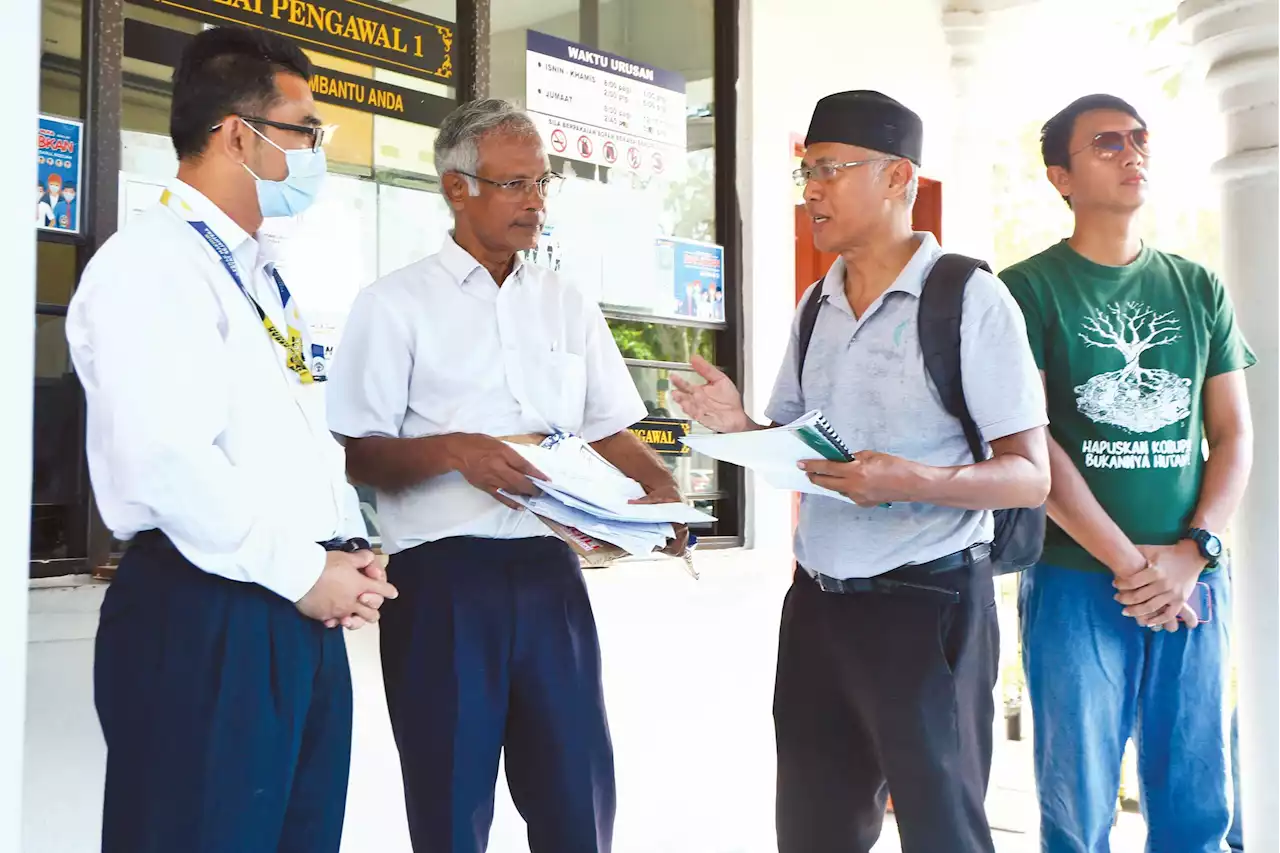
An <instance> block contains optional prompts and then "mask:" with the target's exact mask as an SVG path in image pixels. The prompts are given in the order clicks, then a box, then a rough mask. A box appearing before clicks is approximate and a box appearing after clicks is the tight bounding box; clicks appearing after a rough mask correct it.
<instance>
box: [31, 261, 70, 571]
mask: <svg viewBox="0 0 1280 853" xmlns="http://www.w3.org/2000/svg"><path fill="white" fill-rule="evenodd" d="M60 248H71V247H60ZM35 322H36V332H35V335H36V342H35V388H34V391H33V394H34V406H33V409H34V421H33V423H32V439H33V440H32V471H31V557H32V559H36V560H52V559H60V558H64V557H74V556H82V555H79V554H73V553H71V551H72V547H73V546H72V543H73V542H74V541H75V540H76V537H74V536H73V535H72V525H73V524H74V523H75V519H76V518H78V517H79V505H80V501H79V496H78V494H77V480H78V470H79V465H80V452H81V451H80V399H81V397H80V384H79V382H78V381H77V380H76V378H75V376H74V374H72V373H71V372H70V371H71V367H70V359H69V358H68V354H67V341H66V332H65V326H66V322H65V318H63V317H61V316H46V315H39V314H37V315H36V318H35Z"/></svg>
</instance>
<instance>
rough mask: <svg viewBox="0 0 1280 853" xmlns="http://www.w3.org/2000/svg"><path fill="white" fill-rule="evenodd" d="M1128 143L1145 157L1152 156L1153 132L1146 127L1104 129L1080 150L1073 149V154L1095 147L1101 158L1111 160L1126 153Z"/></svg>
mask: <svg viewBox="0 0 1280 853" xmlns="http://www.w3.org/2000/svg"><path fill="white" fill-rule="evenodd" d="M1126 145H1130V146H1133V150H1134V151H1137V152H1138V153H1139V154H1141V155H1142V156H1143V157H1147V156H1150V154H1151V133H1150V132H1149V131H1148V130H1147V129H1146V128H1145V127H1135V128H1133V129H1132V130H1104V131H1103V132H1102V133H1099V134H1098V135H1096V136H1095V137H1093V139H1091V140H1090V141H1089V144H1088V145H1086V146H1084V147H1083V148H1081V149H1080V150H1079V151H1072V152H1071V156H1072V157H1074V156H1076V155H1077V154H1080V153H1082V152H1084V151H1088V150H1090V149H1093V152H1094V153H1095V154H1097V155H1098V157H1099V158H1100V159H1102V160H1111V159H1113V158H1114V157H1115V156H1116V155H1118V154H1122V153H1124V149H1125V146H1126Z"/></svg>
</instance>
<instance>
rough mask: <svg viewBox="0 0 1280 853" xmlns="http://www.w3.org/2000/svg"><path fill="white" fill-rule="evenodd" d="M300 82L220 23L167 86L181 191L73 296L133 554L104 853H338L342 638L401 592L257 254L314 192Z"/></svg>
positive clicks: (283, 300) (319, 170)
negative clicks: (371, 538)
mask: <svg viewBox="0 0 1280 853" xmlns="http://www.w3.org/2000/svg"><path fill="white" fill-rule="evenodd" d="M309 74H310V64H309V62H308V61H307V59H306V57H305V56H304V55H303V54H302V52H301V51H300V50H298V49H297V48H296V47H294V46H293V45H292V44H291V43H289V42H288V41H286V40H284V39H282V38H280V37H278V36H275V35H272V34H269V33H265V32H262V31H258V30H241V29H211V30H207V31H205V32H203V33H201V34H199V35H198V36H196V37H195V38H194V39H192V41H191V42H190V44H189V45H188V47H187V49H186V51H185V52H184V54H183V57H182V59H181V61H180V63H179V65H178V67H177V70H176V71H175V73H174V80H173V111H172V115H171V118H170V135H171V136H172V139H173V144H174V148H175V150H176V152H177V155H178V160H179V167H178V176H177V179H176V180H174V181H172V182H171V183H170V185H169V187H168V189H167V190H166V191H165V192H164V194H163V196H162V198H161V200H160V203H159V204H158V205H156V206H155V207H153V208H152V209H150V210H148V211H146V212H145V213H143V214H142V215H141V216H139V217H138V218H137V219H135V220H134V221H132V222H130V223H129V224H128V225H127V226H126V227H125V228H124V229H122V230H121V231H120V232H119V233H118V234H116V235H115V236H113V237H112V238H111V239H110V240H109V241H107V243H106V244H105V245H104V246H103V248H102V249H101V250H100V251H99V252H98V253H97V255H96V256H95V257H94V258H93V260H92V261H91V262H90V264H89V266H88V268H87V269H86V271H85V274H84V277H83V279H82V280H81V282H80V287H79V289H78V290H77V292H76V294H75V297H74V298H73V299H72V302H71V306H70V309H69V312H68V317H67V338H68V341H69V343H70V346H71V355H72V358H73V359H74V361H75V366H76V373H77V375H78V376H79V377H80V379H81V381H82V383H83V384H84V390H85V396H86V401H87V407H88V420H87V440H88V456H89V467H90V474H91V475H92V479H93V486H94V492H95V494H96V497H97V501H98V507H99V509H100V511H101V513H102V517H103V519H104V520H105V521H106V523H107V524H108V525H109V526H110V527H111V529H112V530H113V531H114V533H115V535H116V537H117V538H119V539H122V540H129V545H128V550H127V552H126V553H125V556H124V558H123V560H122V561H121V563H120V567H119V570H118V571H117V574H116V577H115V580H114V581H113V583H112V585H111V587H110V589H109V590H108V592H107V596H106V600H105V602H104V603H103V607H102V614H101V622H100V624H99V628H98V637H97V650H96V660H95V665H94V666H95V669H94V686H95V701H96V704H97V708H98V716H99V719H100V721H101V723H102V730H103V734H104V736H105V739H106V743H107V779H106V796H105V803H104V808H103V830H102V850H103V851H104V853H126V851H127V853H173V851H178V850H183V851H187V850H190V851H195V850H207V851H232V850H234V851H236V853H285V851H290V852H291V853H292V852H293V851H296V853H303V851H306V853H316V851H330V852H331V853H336V851H337V850H338V845H339V840H340V837H341V834H342V819H343V813H344V804H345V800H346V785H347V773H348V764H349V761H350V743H351V680H350V673H349V671H348V668H347V656H346V649H345V645H344V642H343V636H342V632H341V631H340V630H333V629H334V628H335V627H336V626H337V625H339V624H342V625H345V626H346V627H347V628H352V629H354V628H358V627H360V626H361V625H363V624H365V623H368V622H374V621H376V620H377V619H378V614H379V610H378V608H379V607H380V606H381V604H382V602H383V600H384V599H385V598H393V597H394V596H395V595H396V591H395V589H394V587H392V586H391V585H390V584H388V583H386V581H385V575H384V573H383V572H382V569H381V568H380V566H379V564H378V563H376V562H375V561H374V555H373V553H372V552H371V551H370V550H369V546H368V543H367V542H365V541H364V540H363V538H362V537H364V536H365V535H366V532H365V527H364V523H363V521H362V519H361V517H360V513H359V509H358V504H357V501H356V497H355V492H354V490H353V489H352V488H351V486H350V485H349V484H348V483H347V482H346V478H345V476H344V474H343V470H342V454H341V450H340V448H339V447H338V446H337V444H336V443H335V442H334V441H333V439H332V437H331V436H330V434H329V433H328V431H327V427H326V425H325V421H324V411H323V398H322V397H321V396H320V387H321V386H319V385H318V383H319V382H320V381H323V379H324V375H325V371H324V364H323V349H321V348H319V347H315V346H313V345H312V344H311V342H310V340H309V336H308V334H307V331H306V329H307V326H306V324H305V323H304V322H303V318H302V315H301V313H300V310H299V308H298V306H297V305H295V303H294V300H293V299H292V297H291V296H290V293H289V289H288V286H287V285H286V284H285V282H284V280H283V279H282V278H281V276H280V275H279V274H278V271H277V270H276V269H275V264H274V261H273V259H272V258H271V256H270V255H269V254H268V253H267V245H266V244H264V243H261V242H260V241H259V240H258V239H257V238H256V237H255V234H256V232H257V231H258V228H259V226H260V225H261V224H262V220H263V217H266V216H286V215H291V214H295V213H298V212H300V211H301V210H303V209H304V208H305V207H306V206H307V204H308V203H309V202H310V201H311V199H313V198H314V197H315V193H316V191H317V189H318V187H319V183H320V181H321V180H322V179H323V177H324V173H325V161H324V152H323V149H322V148H321V143H322V141H323V130H322V129H321V126H320V122H319V120H318V119H317V117H316V115H315V104H314V102H313V101H312V98H311V91H310V89H309V88H308V84H307V79H308V76H309Z"/></svg>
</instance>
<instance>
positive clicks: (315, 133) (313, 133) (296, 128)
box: [209, 116, 338, 151]
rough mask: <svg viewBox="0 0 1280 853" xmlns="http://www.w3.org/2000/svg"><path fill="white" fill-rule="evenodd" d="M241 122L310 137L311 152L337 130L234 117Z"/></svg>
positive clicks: (216, 127) (330, 126) (219, 126)
mask: <svg viewBox="0 0 1280 853" xmlns="http://www.w3.org/2000/svg"><path fill="white" fill-rule="evenodd" d="M236 118H238V119H240V120H241V121H243V122H250V123H252V124H265V125H266V126H267V127H274V128H275V129H276V130H288V131H292V132H293V133H301V134H305V135H307V136H310V137H311V150H312V151H319V150H320V149H321V148H323V147H324V144H325V143H326V142H328V141H329V140H330V139H332V138H333V134H334V132H335V131H336V130H337V129H338V126H337V125H336V124H323V125H321V124H289V123H288V122H283V121H272V120H271V119H269V118H259V117H258V116H236ZM224 123H225V122H219V123H217V124H215V125H214V126H213V127H211V128H209V132H210V133H213V132H214V131H216V130H218V129H219V128H221V127H222V125H223V124H224Z"/></svg>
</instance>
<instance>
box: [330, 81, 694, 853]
mask: <svg viewBox="0 0 1280 853" xmlns="http://www.w3.org/2000/svg"><path fill="white" fill-rule="evenodd" d="M435 154H436V169H437V171H438V172H439V174H440V180H441V188H442V191H443V194H444V196H445V199H446V200H447V201H448V203H449V205H450V207H451V208H452V210H453V214H454V230H453V232H452V233H451V234H450V236H449V237H448V238H446V239H445V241H444V245H443V246H442V247H441V249H440V251H439V252H438V253H437V254H435V255H432V256H430V257H428V258H425V259H424V260H422V261H419V262H417V263H415V264H412V265H410V266H408V267H406V268H404V269H402V270H400V271H398V272H395V273H392V274H391V275H389V276H387V277H385V278H383V279H382V280H381V281H378V282H376V283H374V284H373V285H371V286H369V287H368V288H366V289H365V290H364V291H363V292H362V293H361V294H360V296H359V298H358V299H357V300H356V302H355V305H354V306H353V307H352V310H351V315H350V318H349V319H348V322H347V327H346V330H345V332H344V335H343V341H342V346H341V349H340V351H339V353H338V354H337V357H336V359H335V363H334V369H333V371H332V373H331V376H330V381H329V399H328V404H329V422H330V427H331V428H332V429H333V431H334V432H335V433H336V434H337V435H338V436H339V437H340V438H342V439H343V440H344V443H345V445H346V450H347V471H348V473H349V475H350V476H351V478H352V479H353V480H355V481H357V482H360V483H365V484H368V485H371V486H373V487H374V488H375V489H377V491H378V514H379V518H380V519H381V522H382V524H381V527H382V530H381V533H382V537H383V547H384V549H385V550H386V551H387V552H388V553H390V554H391V555H392V558H391V563H390V566H389V569H388V573H389V574H390V575H391V576H393V577H395V578H396V581H395V582H396V584H397V585H398V587H399V590H400V599H399V604H400V605H401V606H398V607H396V608H395V609H394V610H392V609H388V608H386V607H385V606H384V608H383V611H382V613H383V616H382V631H381V643H382V669H383V676H384V679H385V682H386V691H387V705H388V708H389V710H390V712H391V724H392V727H393V729H394V730H395V737H396V743H397V745H398V746H399V749H400V761H401V768H402V770H403V774H404V787H405V801H406V804H407V807H408V815H409V829H410V833H411V835H412V838H413V846H414V849H415V850H416V851H418V853H424V852H425V851H431V853H445V852H446V851H448V853H479V851H482V850H484V849H485V847H486V845H487V843H488V836H489V827H490V823H491V821H492V817H493V801H494V783H495V781H496V777H497V772H498V758H499V755H500V754H501V753H502V752H503V751H504V750H505V754H506V768H507V781H508V783H509V787H510V790H511V796H512V799H513V800H514V802H515V804H516V807H517V808H518V809H519V810H520V813H521V814H522V815H523V816H524V818H525V820H526V822H527V823H528V826H529V845H530V848H531V850H532V851H533V853H605V851H608V850H609V849H610V844H611V839H612V833H613V818H614V806H615V794H614V778H613V752H612V747H611V745H610V739H609V728H608V723H607V722H606V718H605V710H604V697H603V693H602V690H601V681H600V648H599V643H598V641H597V637H596V627H595V621H594V618H593V616H592V612H591V604H590V601H589V600H588V598H587V591H586V588H585V586H584V584H583V579H582V573H581V570H580V567H579V563H578V559H577V557H576V556H575V555H574V554H573V552H572V551H571V550H570V549H569V548H568V546H567V545H565V543H564V542H562V541H561V540H560V539H558V538H555V537H554V536H552V535H551V531H550V530H549V529H548V528H547V527H546V526H545V525H543V524H542V522H541V521H539V520H538V519H537V518H536V517H534V516H533V515H531V514H530V513H528V512H526V511H523V510H521V509H520V508H519V507H517V506H515V505H514V504H513V503H512V502H511V501H509V500H508V499H507V498H506V497H505V496H504V494H503V493H504V492H505V493H507V494H511V493H520V494H531V493H532V492H533V487H532V485H531V484H530V482H529V479H528V476H527V475H531V474H532V475H537V474H538V472H537V471H535V470H534V469H532V468H531V467H530V466H529V465H528V463H527V462H525V460H524V459H523V458H522V457H521V456H520V455H519V454H517V453H515V452H514V451H512V450H511V448H510V447H508V446H507V445H506V444H505V443H504V442H502V441H501V440H499V439H500V437H511V436H523V435H530V434H533V435H543V434H550V433H553V432H558V431H566V432H572V433H574V434H576V435H579V436H581V437H582V438H583V439H584V440H585V441H588V442H590V443H591V445H592V446H593V447H594V448H595V450H596V451H597V452H599V453H600V454H601V455H602V456H604V457H605V458H606V459H608V460H609V461H610V462H612V463H613V464H614V465H616V466H617V467H618V468H619V469H621V470H622V471H623V472H624V473H626V474H627V475H628V476H630V477H632V478H633V479H635V480H637V481H638V482H640V483H641V485H643V486H644V488H645V491H646V493H647V495H648V497H647V498H645V500H646V501H649V502H655V503H656V502H666V501H678V500H680V494H679V491H678V489H677V487H676V484H675V481H674V479H673V478H672V477H671V474H670V472H669V471H668V470H667V468H666V466H665V465H664V464H663V463H662V461H661V460H660V459H659V458H658V457H657V456H656V455H654V454H653V453H652V452H651V451H650V450H649V449H648V448H647V447H645V446H644V445H643V444H642V443H641V442H640V441H639V440H638V439H636V438H635V437H634V436H633V435H632V434H631V432H630V431H629V430H628V429H627V427H628V426H630V425H631V424H633V423H635V422H636V421H639V420H640V419H642V418H643V417H644V416H645V407H644V404H643V402H642V401H641V399H640V396H639V394H637V392H636V390H635V386H634V384H633V383H632V381H631V377H630V375H629V374H628V372H627V369H626V366H625V365H624V364H623V361H622V356H621V355H620V354H619V352H618V349H617V346H616V345H615V344H614V342H613V338H612V336H611V335H610V333H609V328H608V326H607V325H606V324H605V320H604V317H603V315H602V314H601V313H600V310H599V308H598V307H597V306H596V305H595V304H593V303H591V302H588V301H587V300H586V299H584V298H583V296H582V294H581V293H580V292H578V291H577V290H575V289H574V288H572V287H569V286H567V285H566V284H565V283H563V282H562V281H560V279H559V278H558V277H557V276H556V274H555V273H553V272H551V271H549V270H546V269H543V268H540V267H537V266H533V265H530V264H526V263H523V262H522V260H521V256H520V255H521V253H522V252H523V251H525V250H527V249H530V248H532V247H533V246H534V245H535V244H536V243H537V240H538V236H539V234H540V233H541V230H542V223H543V218H544V208H545V203H546V199H547V197H548V196H550V195H551V194H552V193H553V192H554V191H555V189H557V188H558V185H559V184H560V181H561V178H560V176H559V175H556V174H554V173H552V172H551V171H550V170H549V164H548V160H547V157H546V154H545V152H544V151H543V147H542V143H541V141H540V140H539V138H538V133H537V130H536V129H535V127H534V125H533V124H532V122H531V121H530V120H529V118H528V116H526V115H525V114H524V113H522V112H520V111H518V110H516V109H515V108H514V107H512V106H511V105H510V104H508V103H506V102H505V101H500V100H482V101H477V102H474V103H471V104H467V105H464V106H462V107H460V108H459V109H458V110H457V111H455V112H454V113H453V114H452V115H451V116H449V118H448V119H447V120H446V121H445V122H444V124H443V126H442V127H441V128H440V135H439V137H438V138H437V140H436V146H435ZM686 536H687V532H682V533H681V537H680V540H679V541H674V542H672V543H671V546H670V550H671V551H675V552H680V551H683V549H684V546H685V542H684V541H683V539H684V538H685V537H686Z"/></svg>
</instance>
